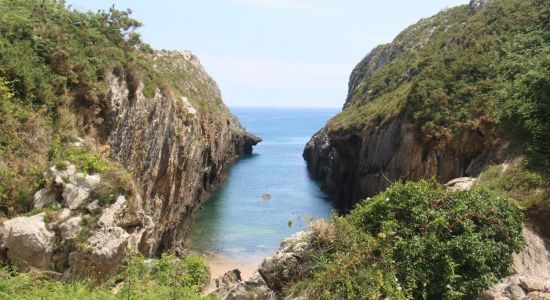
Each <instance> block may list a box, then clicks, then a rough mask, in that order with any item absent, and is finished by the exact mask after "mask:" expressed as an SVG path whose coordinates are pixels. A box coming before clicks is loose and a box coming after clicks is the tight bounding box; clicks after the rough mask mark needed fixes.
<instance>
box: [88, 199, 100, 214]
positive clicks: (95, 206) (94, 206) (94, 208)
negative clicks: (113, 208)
mask: <svg viewBox="0 0 550 300" xmlns="http://www.w3.org/2000/svg"><path fill="white" fill-rule="evenodd" d="M86 209H87V210H88V211H89V212H91V213H93V214H95V213H98V212H101V206H100V205H99V200H94V201H92V202H91V203H90V204H88V206H86Z"/></svg>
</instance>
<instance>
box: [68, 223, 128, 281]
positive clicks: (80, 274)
mask: <svg viewBox="0 0 550 300" xmlns="http://www.w3.org/2000/svg"><path fill="white" fill-rule="evenodd" d="M129 237H130V235H129V234H128V233H127V232H126V231H124V229H122V228H120V227H109V228H101V229H100V230H98V231H97V232H95V233H94V234H93V235H92V236H91V237H90V238H88V240H87V243H88V248H86V249H84V250H83V251H78V252H73V253H71V255H70V256H69V265H70V267H71V269H72V272H73V274H72V276H75V277H77V278H86V277H93V276H96V277H97V278H98V279H99V280H101V279H102V278H103V279H105V278H108V277H110V276H112V275H114V274H116V273H117V272H118V271H119V270H120V269H121V266H122V263H123V261H124V258H125V257H126V254H127V246H128V239H129Z"/></svg>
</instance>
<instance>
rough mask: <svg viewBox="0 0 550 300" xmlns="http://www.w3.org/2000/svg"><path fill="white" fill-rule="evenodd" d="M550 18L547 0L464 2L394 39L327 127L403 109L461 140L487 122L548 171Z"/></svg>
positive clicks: (426, 127) (433, 130)
mask: <svg viewBox="0 0 550 300" xmlns="http://www.w3.org/2000/svg"><path fill="white" fill-rule="evenodd" d="M549 16H550V7H549V6H548V5H547V2H545V1H543V0H526V1H524V0H494V1H492V2H491V3H490V4H489V5H488V6H487V7H486V8H485V9H484V10H482V11H478V12H474V11H472V10H471V9H469V8H468V7H467V6H460V7H456V8H452V9H449V10H445V11H442V12H440V13H439V14H437V15H436V16H434V17H431V18H428V19H425V20H422V21H420V22H419V23H417V24H415V25H413V26H411V27H409V28H408V29H407V30H405V31H404V32H403V33H401V34H400V35H399V36H398V37H397V38H396V41H398V43H397V46H395V47H393V48H395V49H394V50H395V52H394V54H393V56H392V57H391V61H390V62H389V63H387V64H386V65H384V66H383V67H381V68H380V69H378V70H376V71H375V72H373V73H372V75H371V76H370V77H369V78H367V79H362V81H361V82H360V84H359V87H358V89H357V90H356V91H355V92H354V93H353V94H352V95H351V96H352V99H351V102H350V104H349V106H348V107H347V108H346V109H345V110H344V111H343V112H342V113H341V114H340V115H338V116H337V117H335V118H334V119H333V120H332V121H331V122H330V124H329V126H333V127H344V128H345V127H358V126H359V127H360V126H365V125H367V124H369V122H373V121H375V122H377V123H379V122H382V121H384V120H387V119H389V118H391V117H394V116H397V115H399V116H401V117H405V118H406V119H408V120H409V121H410V122H412V123H414V124H416V125H417V127H418V129H419V131H421V132H422V133H423V134H424V135H425V136H427V137H434V136H436V137H441V138H447V139H450V140H452V139H454V138H456V139H457V140H459V139H460V137H461V134H462V133H463V132H464V131H465V130H476V129H477V128H478V127H479V126H485V125H488V126H487V127H488V128H492V129H495V130H493V132H491V134H496V135H499V136H504V137H507V138H508V139H509V140H514V141H515V142H518V143H522V145H526V151H525V155H526V156H527V166H528V167H529V168H537V169H541V170H544V169H548V168H549V166H550V155H549V153H550V104H549V100H548V99H550V24H549V21H548V20H550V17H549ZM380 49H384V50H385V51H389V47H388V46H387V45H385V46H381V48H380ZM510 133H512V134H511V136H510ZM518 136H519V137H524V138H522V139H518V138H517V137H518Z"/></svg>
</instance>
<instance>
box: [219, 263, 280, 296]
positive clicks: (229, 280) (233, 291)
mask: <svg viewBox="0 0 550 300" xmlns="http://www.w3.org/2000/svg"><path fill="white" fill-rule="evenodd" d="M235 271H238V270H233V271H229V272H227V273H226V274H224V275H223V276H222V277H221V278H220V279H217V280H216V284H217V285H218V284H219V286H218V288H217V289H216V291H215V292H214V294H216V295H217V296H218V297H219V298H220V299H222V300H249V299H256V300H271V299H277V298H278V297H277V295H276V294H275V293H274V292H273V291H272V290H270V289H269V287H268V286H267V284H266V282H265V281H264V280H263V278H262V276H261V275H260V274H259V273H258V272H254V274H252V276H251V277H250V279H248V280H246V281H244V282H243V281H240V280H237V277H236V273H235Z"/></svg>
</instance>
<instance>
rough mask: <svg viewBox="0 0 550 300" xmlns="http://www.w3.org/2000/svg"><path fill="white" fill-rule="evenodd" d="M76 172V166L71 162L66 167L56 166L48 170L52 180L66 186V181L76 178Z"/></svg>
mask: <svg viewBox="0 0 550 300" xmlns="http://www.w3.org/2000/svg"><path fill="white" fill-rule="evenodd" d="M75 174H76V167H75V165H71V164H69V165H68V166H67V167H66V168H65V169H58V168H57V167H55V166H54V167H51V168H50V169H49V170H48V176H49V179H50V181H51V182H53V183H54V184H56V185H59V186H64V185H65V182H66V181H69V180H71V179H74V175H75Z"/></svg>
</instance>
